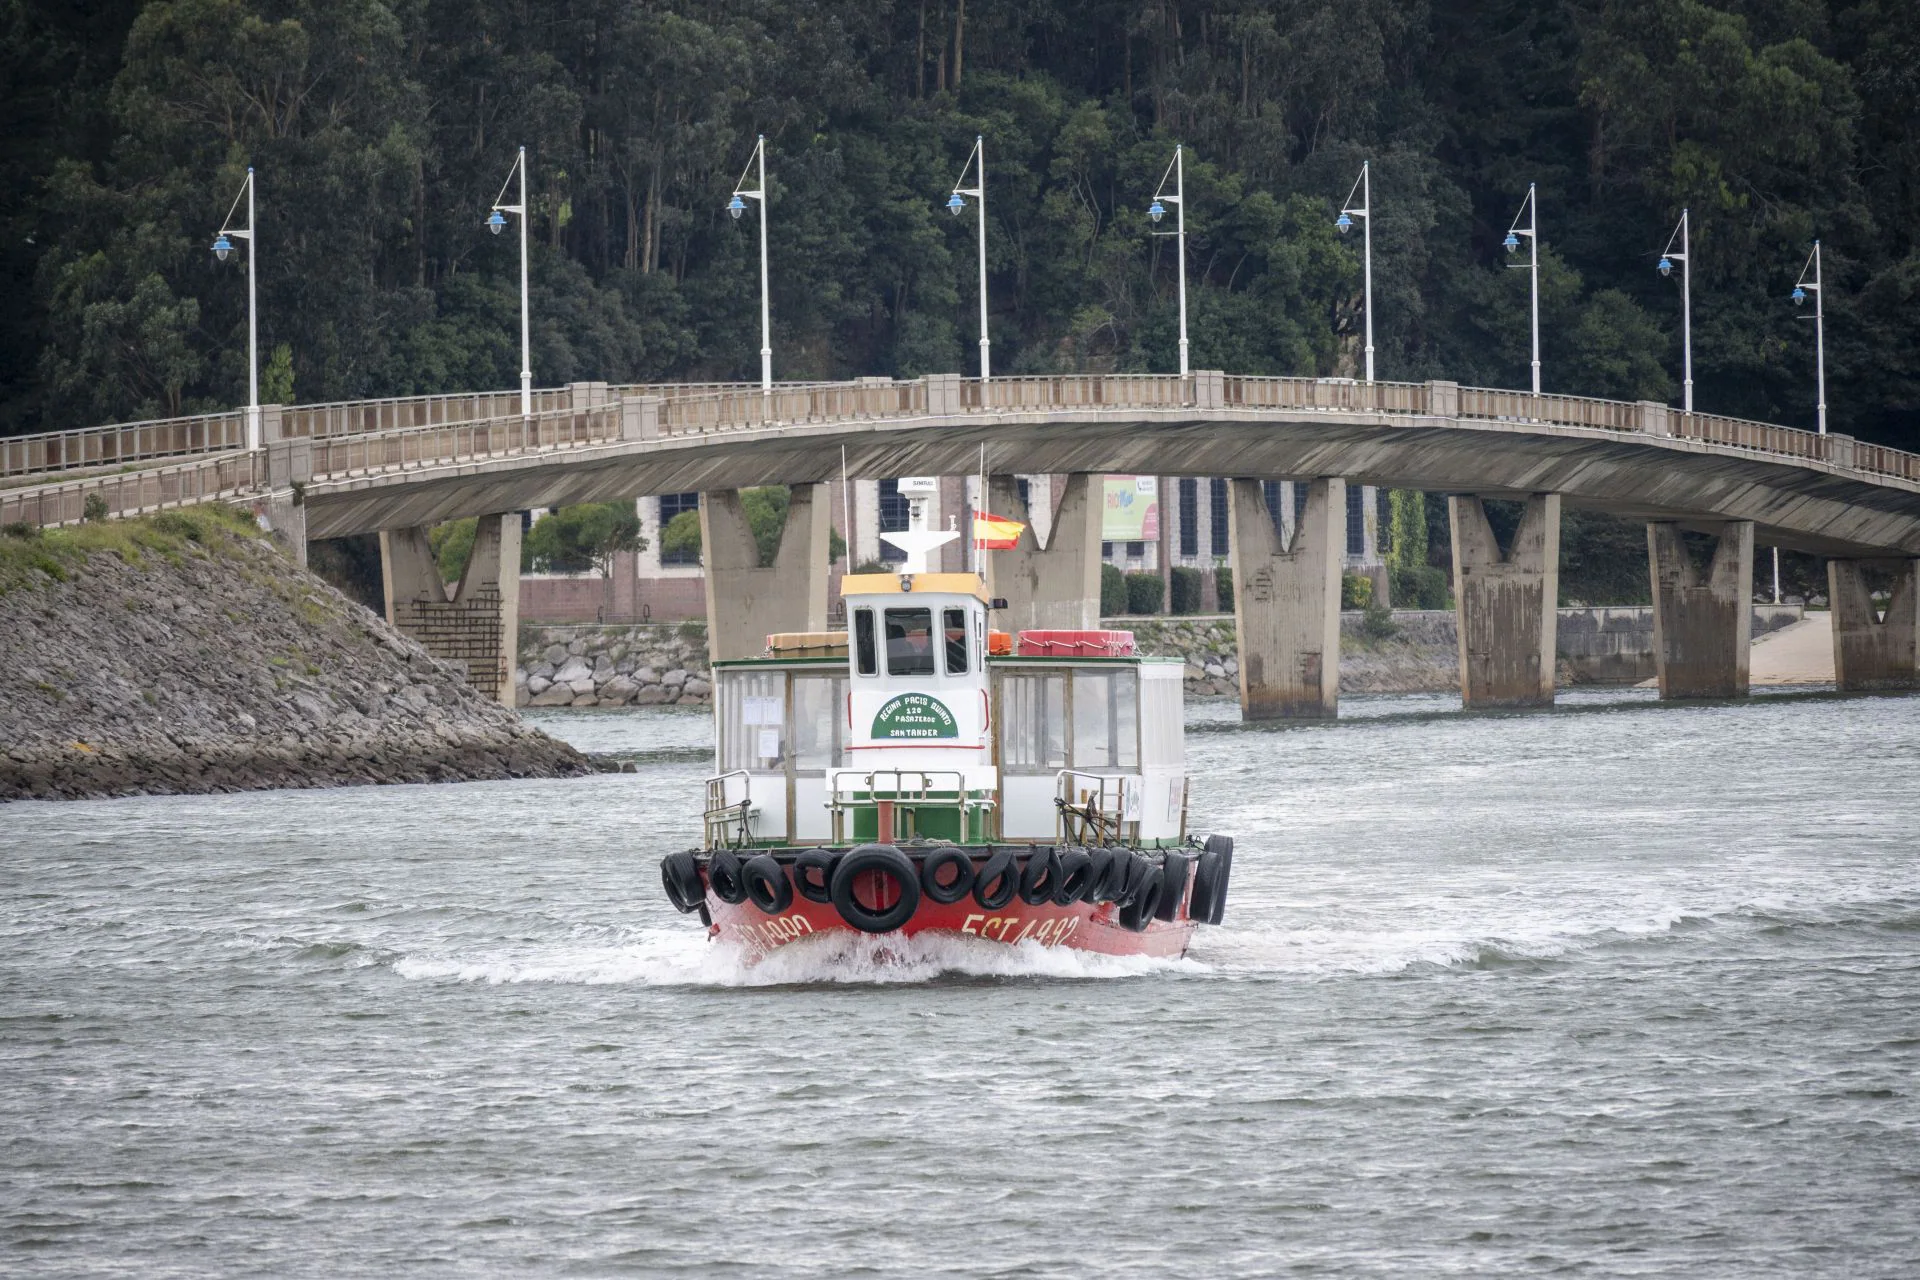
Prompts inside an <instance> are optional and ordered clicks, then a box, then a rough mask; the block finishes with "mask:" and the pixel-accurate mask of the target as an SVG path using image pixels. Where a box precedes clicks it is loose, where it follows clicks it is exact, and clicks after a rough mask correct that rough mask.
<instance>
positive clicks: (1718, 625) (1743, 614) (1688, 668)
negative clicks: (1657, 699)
mask: <svg viewBox="0 0 1920 1280" xmlns="http://www.w3.org/2000/svg"><path fill="white" fill-rule="evenodd" d="M1647 560H1648V568H1649V571H1650V572H1651V574H1652V576H1653V656H1654V670H1655V673H1656V674H1657V675H1658V677H1659V682H1660V696H1661V697H1662V698H1744V697H1746V696H1747V673H1748V665H1749V661H1750V656H1751V653H1752V648H1753V603H1752V597H1753V585H1752V584H1753V524H1752V522H1751V521H1747V520H1732V521H1728V522H1727V523H1725V524H1722V525H1721V526H1720V532H1719V535H1718V538H1717V541H1716V542H1715V544H1714V548H1713V561H1712V563H1711V565H1709V566H1708V567H1707V569H1706V570H1705V572H1704V573H1703V572H1702V571H1701V568H1700V566H1698V565H1696V564H1695V563H1694V562H1693V559H1692V556H1691V555H1690V554H1689V553H1688V551H1687V546H1686V542H1685V540H1684V539H1683V538H1682V537H1681V533H1680V526H1679V525H1677V524H1671V523H1667V522H1664V521H1656V522H1654V523H1651V524H1649V525H1648V526H1647Z"/></svg>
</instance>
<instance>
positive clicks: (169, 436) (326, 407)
mask: <svg viewBox="0 0 1920 1280" xmlns="http://www.w3.org/2000/svg"><path fill="white" fill-rule="evenodd" d="M759 385H760V384H759V383H746V382H674V383H624V384H611V385H608V384H594V383H587V384H575V385H569V386H564V387H539V388H536V389H535V390H534V391H533V393H532V395H531V397H530V401H531V403H532V406H533V411H534V412H535V413H551V412H555V411H558V410H564V409H569V408H590V407H593V406H591V405H582V404H580V403H578V397H579V392H578V390H577V387H579V386H586V387H603V388H604V392H605V395H606V399H607V402H609V403H617V402H619V401H620V400H621V399H623V398H629V397H635V396H651V397H654V398H656V399H661V400H675V399H683V398H688V397H699V396H708V395H713V394H716V393H721V392H727V391H742V390H748V389H752V390H755V391H758V389H759ZM823 385H834V384H824V383H812V382H802V383H779V384H776V386H779V387H814V386H823ZM519 412H520V392H519V391H518V390H512V391H476V392H458V393H451V394H445V393H434V394H431V395H418V396H387V397H383V398H380V399H374V400H339V401H331V402H326V403H322V404H298V405H263V406H262V407H261V419H262V427H263V429H264V433H265V434H266V435H267V436H268V437H269V438H276V437H277V438H279V439H283V440H302V439H304V440H318V439H322V438H325V437H329V436H342V435H368V434H377V433H380V432H383V431H401V430H405V429H408V428H411V427H433V426H443V425H451V424H456V423H463V422H478V421H481V420H483V419H489V418H504V417H507V416H510V415H513V414H517V413H519ZM246 447H247V414H246V411H245V410H244V409H232V410H226V411H223V412H220V413H200V414H189V415H186V416H184V417H178V418H155V419H152V420H149V421H144V422H121V423H114V424H111V425H109V426H102V427H80V428H76V429H74V430H71V431H47V432H42V433H40V434H38V435H30V436H9V437H5V438H0V477H7V476H21V475H32V474H35V473H38V472H59V471H75V470H79V469H81V468H85V467H111V466H119V465H123V464H126V463H130V462H151V461H156V460H159V459H164V458H180V457H191V456H194V455H196V454H213V453H224V452H226V451H228V450H230V449H244V448H246Z"/></svg>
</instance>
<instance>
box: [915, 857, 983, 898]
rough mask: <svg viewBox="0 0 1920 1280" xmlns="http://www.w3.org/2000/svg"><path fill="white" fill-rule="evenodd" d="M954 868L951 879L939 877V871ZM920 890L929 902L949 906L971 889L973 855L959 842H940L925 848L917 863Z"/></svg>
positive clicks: (971, 890) (970, 891)
mask: <svg viewBox="0 0 1920 1280" xmlns="http://www.w3.org/2000/svg"><path fill="white" fill-rule="evenodd" d="M948 867H952V868H953V869H954V872H953V879H951V880H942V879H941V878H940V873H941V872H943V871H945V870H946V869H947V868H948ZM920 892H922V893H924V894H926V895H927V901H928V902H937V903H939V904H940V905H941V906H943V907H945V906H951V905H952V904H954V903H956V902H958V901H960V899H962V898H964V897H966V896H967V895H968V894H970V893H972V892H973V855H972V854H970V853H968V852H967V851H966V850H965V849H962V848H960V847H959V846H958V845H951V844H943V845H940V846H938V847H936V848H933V849H929V850H927V856H926V858H925V859H924V860H923V861H922V862H921V863H920Z"/></svg>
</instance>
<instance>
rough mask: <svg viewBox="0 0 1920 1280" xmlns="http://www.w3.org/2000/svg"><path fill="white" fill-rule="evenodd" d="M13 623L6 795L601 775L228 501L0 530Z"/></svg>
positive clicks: (3, 691) (0, 755)
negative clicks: (137, 516)
mask: <svg viewBox="0 0 1920 1280" xmlns="http://www.w3.org/2000/svg"><path fill="white" fill-rule="evenodd" d="M0 635H3V636H5V637H6V650H5V651H6V655H7V656H6V667H7V671H6V674H7V677H8V678H6V679H5V680H0V800H21V799H77V798H84V797H100V796H128V795H158V794H179V793H203V792H220V791H240V790H255V789H261V788H272V787H331V786H349V785H355V784H366V783H400V782H451V781H468V780H476V779H486V778H521V777H566V776H574V775H579V774H584V773H589V772H592V771H593V768H594V766H593V764H592V763H591V762H590V761H589V760H588V759H587V758H586V757H585V756H583V755H582V754H581V753H580V752H578V751H576V750H574V748H572V747H570V746H568V745H567V744H565V743H563V742H558V741H556V740H554V739H552V738H550V737H548V736H547V735H545V734H543V733H540V732H539V731H538V730H535V729H533V728H531V727H529V726H527V725H526V724H524V723H522V722H521V720H520V718H519V716H517V715H516V714H515V713H514V712H512V711H510V710H508V709H507V708H505V707H502V706H500V705H499V704H497V703H494V702H491V701H488V700H487V699H485V698H483V697H482V696H481V695H479V694H478V693H476V692H474V690H473V689H472V688H470V687H469V686H468V684H467V682H466V678H465V672H464V671H463V670H462V669H461V668H459V667H457V666H455V665H453V664H449V663H445V662H441V661H439V660H437V659H435V658H433V657H432V656H431V655H429V654H428V653H427V652H426V650H425V649H423V648H421V647H420V646H419V645H418V644H416V643H415V642H414V641H412V640H410V639H408V638H407V637H406V636H404V635H402V634H400V633H399V632H398V631H396V630H394V629H393V628H392V627H390V626H388V625H387V623H386V622H385V621H384V620H383V619H381V618H379V617H378V616H376V615H374V614H372V613H370V612H369V611H368V610H366V609H365V608H363V607H361V606H360V605H358V604H355V603H353V602H351V601H349V600H348V599H347V598H346V597H344V596H342V595H341V594H340V593H339V592H338V591H335V590H334V589H333V588H332V587H330V586H328V585H327V584H325V583H324V582H321V581H320V580H319V579H318V578H315V577H313V576H312V575H311V574H308V573H307V572H306V571H305V570H303V569H301V568H299V567H298V566H296V565H294V564H293V563H292V562H291V561H289V560H288V559H287V558H286V557H285V556H283V555H282V554H280V552H279V551H278V550H277V549H276V548H275V547H274V545H273V544H272V543H270V542H268V541H267V540H266V539H265V538H263V537H262V536H261V535H260V533H259V531H258V530H257V529H255V528H254V527H253V526H252V524H251V522H250V521H247V520H246V519H245V518H244V517H242V516H240V515H237V514H235V513H232V512H228V511H225V510H222V509H219V508H214V507H205V508H196V509H193V510H189V511H183V512H169V513H166V514H164V515H161V516H155V517H149V518H146V519H143V520H129V521H115V522H112V523H111V524H104V525H100V526H86V527H83V528H82V529H80V530H75V531H60V530H55V531H48V532H46V533H40V532H39V531H27V530H21V529H9V530H7V531H5V532H4V533H0Z"/></svg>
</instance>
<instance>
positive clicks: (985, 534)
mask: <svg viewBox="0 0 1920 1280" xmlns="http://www.w3.org/2000/svg"><path fill="white" fill-rule="evenodd" d="M1026 527H1027V526H1025V525H1024V524H1021V523H1020V522H1019V521H1018V520H1008V519H1006V518H1005V517H1003V516H996V515H994V514H993V513H992V512H991V511H982V512H981V513H980V514H979V515H976V516H975V517H974V518H973V541H974V544H975V545H976V546H978V547H980V548H981V549H982V550H984V551H1011V550H1013V549H1014V547H1016V546H1018V545H1019V543H1020V534H1021V533H1022V532H1023V531H1024V530H1025V529H1026Z"/></svg>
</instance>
